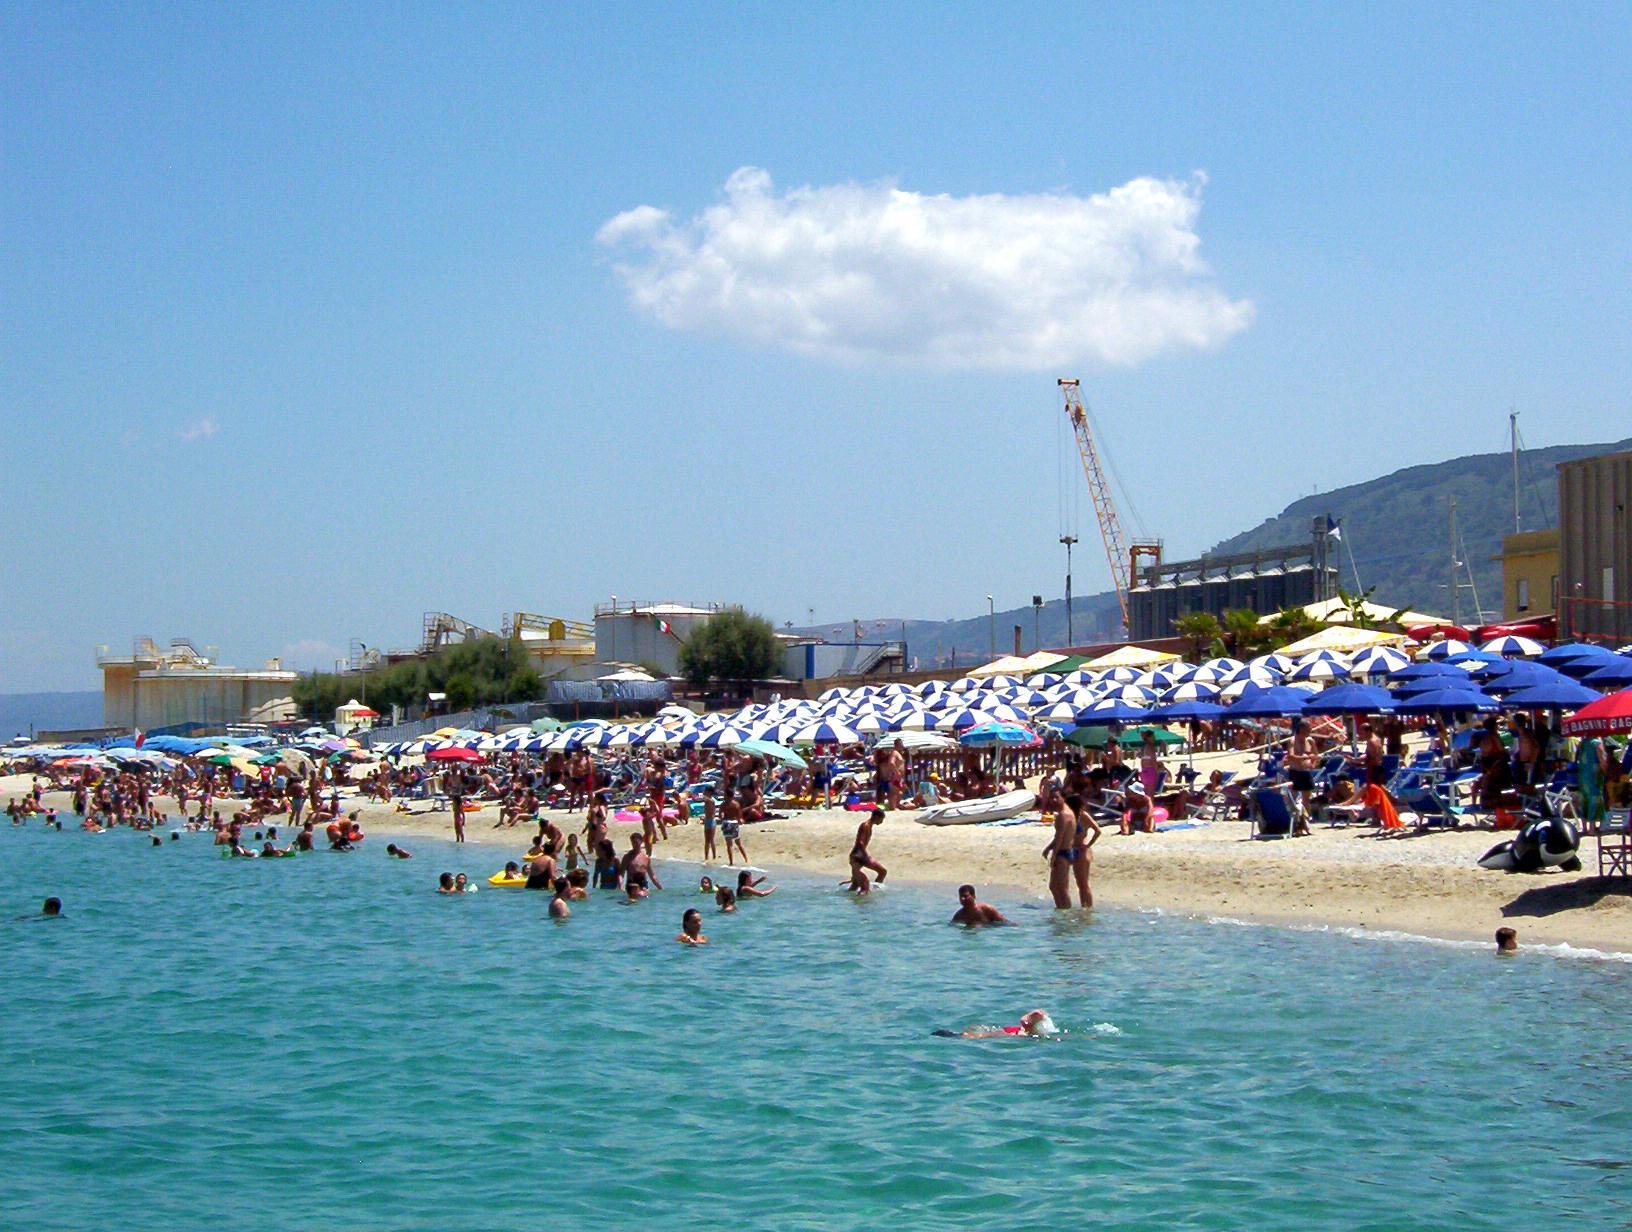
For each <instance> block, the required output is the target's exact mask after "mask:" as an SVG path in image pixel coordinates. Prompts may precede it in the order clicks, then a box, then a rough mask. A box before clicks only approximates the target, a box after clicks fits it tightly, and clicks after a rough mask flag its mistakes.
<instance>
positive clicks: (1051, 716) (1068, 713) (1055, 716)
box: [1032, 701, 1083, 723]
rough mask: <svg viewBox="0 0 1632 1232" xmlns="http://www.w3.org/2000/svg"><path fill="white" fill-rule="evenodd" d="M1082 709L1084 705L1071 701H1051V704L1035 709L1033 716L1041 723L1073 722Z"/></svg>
mask: <svg viewBox="0 0 1632 1232" xmlns="http://www.w3.org/2000/svg"><path fill="white" fill-rule="evenodd" d="M1081 709H1083V707H1082V706H1077V705H1073V704H1072V703H1071V702H1064V701H1061V702H1051V703H1050V704H1049V705H1047V706H1043V707H1041V708H1040V709H1038V710H1036V711H1034V712H1033V713H1032V718H1034V719H1036V720H1037V721H1038V722H1040V723H1043V722H1052V723H1071V722H1073V721H1075V719H1076V717H1077V711H1079V710H1081Z"/></svg>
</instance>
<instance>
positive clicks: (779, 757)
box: [737, 740, 809, 770]
mask: <svg viewBox="0 0 1632 1232" xmlns="http://www.w3.org/2000/svg"><path fill="white" fill-rule="evenodd" d="M737 752H739V753H752V754H755V755H757V756H759V757H763V758H765V759H766V760H767V761H775V762H780V763H781V764H782V765H784V766H792V767H793V768H794V769H796V770H803V769H805V767H806V766H807V765H808V764H809V763H807V762H806V761H805V759H804V758H803V757H800V756H799V754H797V753H795V752H794V751H793V750H792V749H790V748H788V747H787V745H784V744H777V743H776V742H775V741H774V740H744V741H743V742H742V743H741V744H739V745H738V746H737Z"/></svg>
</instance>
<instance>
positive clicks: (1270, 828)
mask: <svg viewBox="0 0 1632 1232" xmlns="http://www.w3.org/2000/svg"><path fill="white" fill-rule="evenodd" d="M1292 808H1293V805H1292V793H1291V792H1290V791H1288V790H1287V789H1286V788H1284V787H1260V788H1258V789H1257V790H1256V791H1254V792H1253V793H1252V837H1253V838H1291V837H1292Z"/></svg>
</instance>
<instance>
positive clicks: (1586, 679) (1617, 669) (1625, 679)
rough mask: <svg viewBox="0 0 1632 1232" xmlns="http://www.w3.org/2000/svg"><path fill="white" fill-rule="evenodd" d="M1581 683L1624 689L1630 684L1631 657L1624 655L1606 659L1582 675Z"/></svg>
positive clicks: (1631, 679)
mask: <svg viewBox="0 0 1632 1232" xmlns="http://www.w3.org/2000/svg"><path fill="white" fill-rule="evenodd" d="M1581 683H1582V684H1586V685H1591V686H1592V687H1593V688H1595V689H1624V688H1626V687H1627V685H1632V659H1629V658H1627V657H1625V656H1624V655H1616V656H1615V657H1614V658H1612V659H1606V660H1605V661H1604V662H1603V663H1601V664H1599V665H1598V666H1597V667H1595V668H1594V669H1593V670H1592V671H1591V672H1589V673H1588V674H1587V675H1585V676H1583V677H1582V678H1581Z"/></svg>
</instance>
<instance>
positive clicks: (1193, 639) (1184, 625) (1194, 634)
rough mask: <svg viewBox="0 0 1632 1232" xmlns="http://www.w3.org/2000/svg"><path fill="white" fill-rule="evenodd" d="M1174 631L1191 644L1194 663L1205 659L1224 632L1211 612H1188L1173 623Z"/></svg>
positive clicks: (1191, 655)
mask: <svg viewBox="0 0 1632 1232" xmlns="http://www.w3.org/2000/svg"><path fill="white" fill-rule="evenodd" d="M1173 629H1174V631H1175V632H1176V633H1178V635H1179V636H1180V637H1182V638H1183V639H1184V640H1185V641H1186V642H1187V643H1188V644H1189V647H1190V658H1191V659H1192V660H1193V661H1194V660H1199V659H1201V658H1203V657H1204V656H1205V655H1206V653H1207V648H1208V647H1209V646H1211V645H1212V644H1213V643H1214V642H1215V641H1217V640H1218V635H1219V634H1220V633H1221V632H1222V631H1223V630H1222V629H1221V628H1220V626H1219V623H1218V617H1216V616H1214V615H1213V614H1212V613H1211V612H1186V613H1185V614H1184V615H1183V616H1180V617H1179V618H1178V619H1177V620H1175V621H1174V622H1173Z"/></svg>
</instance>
